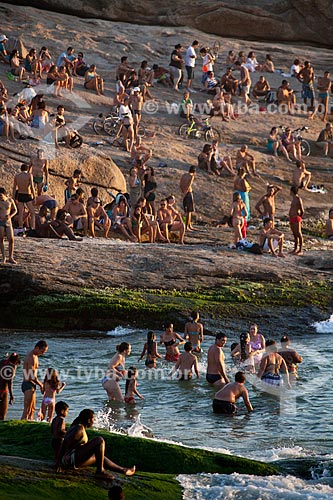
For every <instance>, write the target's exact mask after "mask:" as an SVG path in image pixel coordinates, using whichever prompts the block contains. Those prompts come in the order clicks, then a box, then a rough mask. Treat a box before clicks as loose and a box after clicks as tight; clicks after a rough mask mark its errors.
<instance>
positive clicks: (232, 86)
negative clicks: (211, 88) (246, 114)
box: [221, 68, 238, 95]
mask: <svg viewBox="0 0 333 500" xmlns="http://www.w3.org/2000/svg"><path fill="white" fill-rule="evenodd" d="M221 89H223V90H225V92H227V93H230V94H232V95H235V94H236V92H237V89H238V80H237V78H235V77H234V75H233V74H232V68H227V70H226V72H225V73H224V74H223V75H222V78H221Z"/></svg>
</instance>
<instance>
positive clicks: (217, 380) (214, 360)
mask: <svg viewBox="0 0 333 500" xmlns="http://www.w3.org/2000/svg"><path fill="white" fill-rule="evenodd" d="M226 342H227V336H226V335H225V334H224V333H217V334H216V337H215V344H213V345H212V346H210V348H209V349H208V354H207V372H206V380H207V382H208V383H209V384H211V385H214V386H215V387H220V386H223V385H225V384H228V383H229V382H230V380H229V378H228V377H227V374H226V370H225V364H224V352H223V351H222V347H223V346H224V345H225V344H226Z"/></svg>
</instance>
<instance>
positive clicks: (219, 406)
mask: <svg viewBox="0 0 333 500" xmlns="http://www.w3.org/2000/svg"><path fill="white" fill-rule="evenodd" d="M213 412H214V413H223V414H224V415H234V414H235V413H236V412H237V406H236V405H235V403H230V402H229V401H222V400H221V399H214V400H213Z"/></svg>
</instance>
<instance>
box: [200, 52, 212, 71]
mask: <svg viewBox="0 0 333 500" xmlns="http://www.w3.org/2000/svg"><path fill="white" fill-rule="evenodd" d="M202 65H203V66H206V67H207V73H208V71H213V64H212V62H211V56H210V55H209V54H206V55H205V57H204V58H203V60H202Z"/></svg>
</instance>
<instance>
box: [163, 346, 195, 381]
mask: <svg viewBox="0 0 333 500" xmlns="http://www.w3.org/2000/svg"><path fill="white" fill-rule="evenodd" d="M192 350H193V346H192V342H186V343H185V345H184V351H185V352H183V354H181V355H180V356H179V359H178V361H177V363H176V364H175V366H174V368H173V369H172V370H171V372H170V376H171V375H172V374H173V373H174V372H175V371H176V370H178V380H191V379H192V369H193V368H194V371H195V374H196V376H197V378H199V377H200V375H199V369H198V360H197V357H196V356H195V355H194V354H193V353H192Z"/></svg>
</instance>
